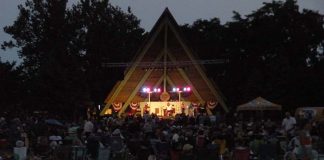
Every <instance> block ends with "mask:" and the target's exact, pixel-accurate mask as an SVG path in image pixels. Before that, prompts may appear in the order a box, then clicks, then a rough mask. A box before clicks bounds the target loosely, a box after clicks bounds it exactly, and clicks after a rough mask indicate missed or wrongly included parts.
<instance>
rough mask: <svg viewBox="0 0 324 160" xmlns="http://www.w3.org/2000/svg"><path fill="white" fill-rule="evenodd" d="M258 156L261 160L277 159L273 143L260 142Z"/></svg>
mask: <svg viewBox="0 0 324 160" xmlns="http://www.w3.org/2000/svg"><path fill="white" fill-rule="evenodd" d="M258 157H259V159H262V160H272V159H277V149H276V146H275V144H261V145H260V148H259V155H258Z"/></svg>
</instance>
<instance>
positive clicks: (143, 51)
mask: <svg viewBox="0 0 324 160" xmlns="http://www.w3.org/2000/svg"><path fill="white" fill-rule="evenodd" d="M164 25H165V21H163V22H162V24H161V25H160V26H159V27H158V29H157V30H156V32H155V33H154V34H153V36H152V38H151V39H150V40H149V41H148V43H147V44H146V45H145V47H144V48H143V50H142V51H141V52H140V54H139V55H138V56H137V57H136V60H135V63H134V64H133V65H132V66H131V67H130V68H129V70H127V73H126V75H125V77H124V80H122V81H121V83H120V84H119V85H118V87H117V89H116V90H115V91H113V90H112V91H111V92H113V95H112V96H111V98H110V99H109V100H108V102H107V103H106V106H110V105H111V104H112V103H113V102H114V100H115V99H116V97H117V95H118V94H119V92H120V91H121V89H122V88H123V87H124V86H125V84H126V82H127V81H128V80H129V78H130V77H131V75H132V74H133V72H134V71H135V69H136V67H137V65H138V64H139V62H140V61H141V60H142V59H143V57H144V55H145V53H146V52H147V50H148V49H149V48H150V47H151V45H152V44H153V42H154V40H155V39H156V37H157V36H158V34H159V33H160V32H161V30H162V29H163V26H164Z"/></svg>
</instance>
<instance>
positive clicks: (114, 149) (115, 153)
mask: <svg viewBox="0 0 324 160" xmlns="http://www.w3.org/2000/svg"><path fill="white" fill-rule="evenodd" d="M110 140H111V142H110V149H111V154H112V156H111V157H112V159H116V158H117V157H118V158H124V157H125V156H126V145H125V144H124V140H123V139H122V138H121V137H120V136H112V137H111V139H110Z"/></svg>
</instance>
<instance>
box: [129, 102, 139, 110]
mask: <svg viewBox="0 0 324 160" xmlns="http://www.w3.org/2000/svg"><path fill="white" fill-rule="evenodd" d="M129 106H130V108H131V109H132V110H137V108H138V106H139V104H138V103H135V102H131V103H130V104H129Z"/></svg>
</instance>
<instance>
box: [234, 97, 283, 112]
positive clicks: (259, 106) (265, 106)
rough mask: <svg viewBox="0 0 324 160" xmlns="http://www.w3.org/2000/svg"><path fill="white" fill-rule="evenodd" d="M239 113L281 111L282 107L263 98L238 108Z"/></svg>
mask: <svg viewBox="0 0 324 160" xmlns="http://www.w3.org/2000/svg"><path fill="white" fill-rule="evenodd" d="M236 110H237V111H264V110H268V111H269V110H281V105H279V104H275V103H272V102H270V101H268V100H266V99H264V98H262V97H257V98H255V99H253V100H252V101H250V102H247V103H244V104H241V105H239V106H237V108H236Z"/></svg>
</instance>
